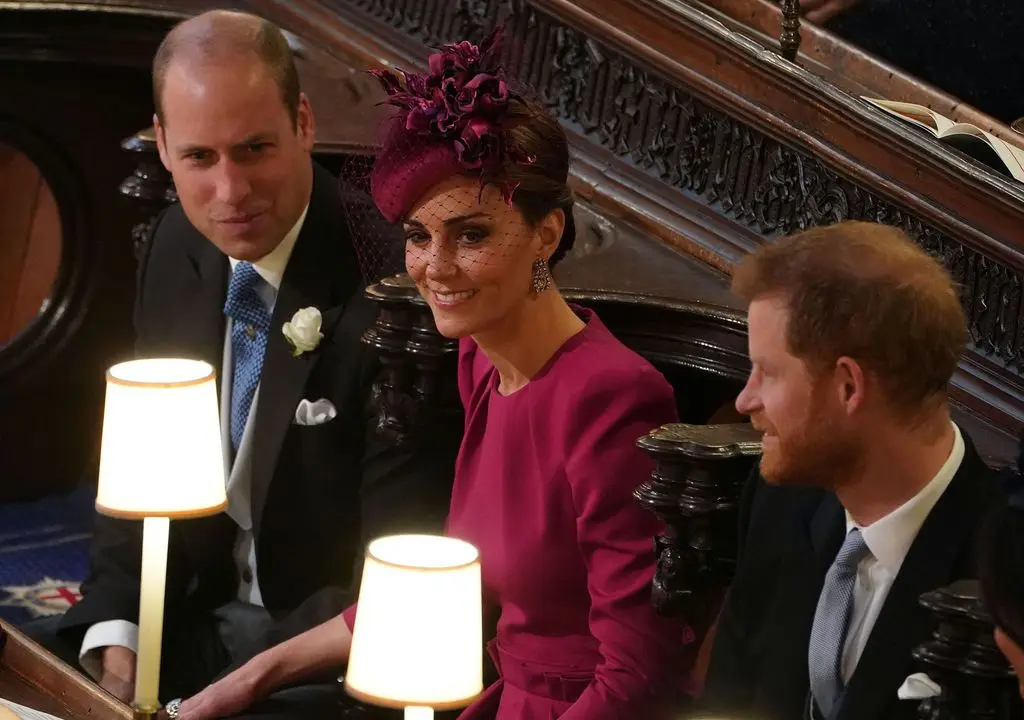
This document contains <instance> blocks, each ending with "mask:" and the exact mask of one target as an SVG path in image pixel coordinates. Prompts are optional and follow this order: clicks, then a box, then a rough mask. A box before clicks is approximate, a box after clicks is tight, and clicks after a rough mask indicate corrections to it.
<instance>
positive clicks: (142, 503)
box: [96, 358, 227, 716]
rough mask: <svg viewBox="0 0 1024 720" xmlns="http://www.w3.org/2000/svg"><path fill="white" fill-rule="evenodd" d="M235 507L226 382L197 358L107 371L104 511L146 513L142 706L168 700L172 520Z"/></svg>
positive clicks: (100, 502) (100, 499)
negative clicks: (224, 409)
mask: <svg viewBox="0 0 1024 720" xmlns="http://www.w3.org/2000/svg"><path fill="white" fill-rule="evenodd" d="M225 507H227V498H226V495H225V478H224V456H223V451H222V445H221V430H220V416H219V412H218V407H217V384H216V375H215V373H214V370H213V367H212V366H211V365H210V364H209V363H205V362H201V361H198V360H186V359H176V358H153V359H146V360H132V361H129V362H125V363H120V364H118V365H114V366H113V367H111V368H110V369H109V370H108V371H107V390H106V400H105V404H104V410H103V433H102V441H101V448H100V468H99V484H98V487H97V491H96V510H97V512H100V513H102V514H104V515H109V516H111V517H117V518H126V519H134V520H139V519H141V520H142V521H143V531H142V573H141V589H140V595H139V648H138V656H137V659H136V671H135V701H134V707H135V709H136V712H137V714H141V715H144V716H148V715H153V714H155V713H156V712H157V711H158V710H159V708H160V702H159V698H158V692H159V688H160V644H161V640H162V637H163V611H164V588H165V584H166V580H167V541H168V532H169V530H170V520H172V519H180V518H195V517H202V516H205V515H215V514H217V513H219V512H221V511H222V510H224V508H225Z"/></svg>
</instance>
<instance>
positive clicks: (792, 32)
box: [779, 0, 800, 62]
mask: <svg viewBox="0 0 1024 720" xmlns="http://www.w3.org/2000/svg"><path fill="white" fill-rule="evenodd" d="M779 46H780V47H781V49H782V57H784V58H786V59H787V60H789V61H791V62H792V61H795V60H796V54H797V53H798V52H799V51H800V0H782V35H781V36H780V37H779Z"/></svg>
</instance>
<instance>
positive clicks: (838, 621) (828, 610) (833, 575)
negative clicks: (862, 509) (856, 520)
mask: <svg viewBox="0 0 1024 720" xmlns="http://www.w3.org/2000/svg"><path fill="white" fill-rule="evenodd" d="M867 554H868V546H867V545H865V544H864V538H863V537H861V534H860V530H858V529H857V528H854V529H853V530H851V531H850V532H849V534H847V536H846V540H845V541H843V546H842V547H841V548H839V554H838V555H836V559H835V561H833V563H832V567H830V568H829V570H828V574H826V575H825V584H824V585H823V586H822V588H821V595H820V596H819V597H818V609H817V610H816V611H815V613H814V625H812V626H811V642H810V648H809V650H808V655H807V661H808V666H809V668H810V680H811V696H812V697H813V699H814V702H815V704H816V705H817V707H818V710H819V711H820V712H821V715H822V717H825V718H829V717H831V716H832V710H833V708H834V707H835V705H836V703H837V702H838V700H839V696H840V695H841V694H842V692H843V677H842V660H843V645H845V644H846V631H847V628H848V627H849V624H850V614H851V612H852V611H853V584H854V581H855V580H856V578H857V565H858V564H859V563H860V561H861V559H863V557H864V556H865V555H867Z"/></svg>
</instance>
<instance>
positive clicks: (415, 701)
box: [345, 535, 483, 710]
mask: <svg viewBox="0 0 1024 720" xmlns="http://www.w3.org/2000/svg"><path fill="white" fill-rule="evenodd" d="M482 624H483V619H482V615H481V588H480V556H479V553H478V552H477V550H476V548H475V547H473V546H472V545H470V544H469V543H467V542H463V541H462V540H456V539H454V538H446V537H437V536H433V535H394V536H391V537H385V538H380V539H377V540H374V541H373V542H371V543H370V545H369V547H368V548H367V551H366V563H365V565H364V568H363V580H362V585H361V586H360V588H359V609H358V611H357V614H356V624H355V628H354V629H353V633H352V649H351V653H350V655H349V662H348V670H347V671H346V673H345V689H346V690H347V691H348V693H349V694H350V695H352V696H353V697H355V698H356V699H358V700H361V701H363V702H367V703H371V704H373V705H383V706H385V707H394V708H403V707H407V706H411V705H415V706H424V707H430V708H433V709H435V710H450V709H454V708H459V707H464V706H466V705H468V704H469V703H471V702H472V701H473V700H474V699H475V698H476V697H477V696H478V695H479V694H480V692H481V691H482V690H483V628H482Z"/></svg>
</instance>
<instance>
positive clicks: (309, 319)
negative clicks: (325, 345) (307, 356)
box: [281, 307, 324, 357]
mask: <svg viewBox="0 0 1024 720" xmlns="http://www.w3.org/2000/svg"><path fill="white" fill-rule="evenodd" d="M322 322H323V316H322V315H321V314H320V311H319V310H317V309H316V308H315V307H307V308H302V309H301V310H299V311H297V312H296V313H295V314H294V315H292V319H291V321H290V322H286V323H285V324H284V325H282V326H281V332H282V333H284V336H285V338H286V339H287V340H288V342H289V343H291V346H292V347H293V348H295V350H294V351H293V352H292V355H294V356H295V357H298V356H299V355H301V354H302V353H304V352H310V351H311V350H316V348H317V345H319V344H320V341H321V340H323V339H324V334H323V333H322V332H320V324H321V323H322Z"/></svg>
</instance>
